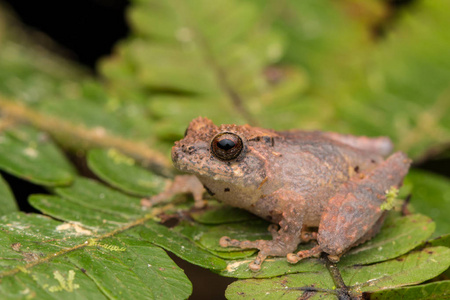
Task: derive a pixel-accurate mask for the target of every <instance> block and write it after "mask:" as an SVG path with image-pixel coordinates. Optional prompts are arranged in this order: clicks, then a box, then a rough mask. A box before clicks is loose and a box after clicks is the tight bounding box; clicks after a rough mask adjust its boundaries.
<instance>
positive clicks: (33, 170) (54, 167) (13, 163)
mask: <svg viewBox="0 0 450 300" xmlns="http://www.w3.org/2000/svg"><path fill="white" fill-rule="evenodd" d="M0 145H1V147H0V168H1V169H2V170H4V171H5V172H8V173H11V174H13V175H15V176H17V177H20V178H23V179H25V180H28V181H31V182H33V183H36V184H43V185H48V186H57V185H66V184H69V183H70V182H71V181H72V180H73V176H74V174H75V171H74V169H73V167H72V166H71V165H70V164H69V162H68V161H67V160H66V158H65V157H64V155H63V154H62V153H61V151H60V150H59V149H58V148H57V147H56V146H55V144H54V143H53V142H52V140H51V139H50V138H49V137H48V135H46V134H45V133H43V132H39V131H36V130H35V129H33V128H29V127H27V128H25V127H22V128H21V129H20V130H10V131H8V132H2V133H1V134H0Z"/></svg>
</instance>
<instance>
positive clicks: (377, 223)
mask: <svg viewBox="0 0 450 300" xmlns="http://www.w3.org/2000/svg"><path fill="white" fill-rule="evenodd" d="M410 164H411V160H410V159H408V157H407V156H406V155H405V154H403V153H401V152H396V153H394V154H393V155H391V156H390V157H389V158H388V159H387V160H386V161H384V162H383V163H381V164H380V165H378V167H376V168H375V169H372V170H371V171H370V172H369V173H368V174H366V175H365V176H364V177H363V178H361V177H360V176H359V175H356V176H355V177H353V178H352V179H351V180H350V181H348V182H346V183H344V184H343V185H342V186H341V188H340V189H339V190H338V191H337V193H336V194H335V196H334V197H333V198H331V199H330V201H329V202H328V205H327V208H326V210H325V211H324V213H323V215H322V217H321V221H320V225H319V231H318V236H317V241H318V246H316V247H314V248H313V249H311V250H306V251H300V252H298V253H296V254H294V253H291V254H289V255H288V256H287V259H288V261H289V262H291V263H296V262H298V261H299V260H301V259H303V258H306V257H310V256H313V255H316V254H318V253H320V252H326V253H328V254H329V258H330V259H332V260H334V261H339V258H340V257H341V255H342V254H343V253H345V252H346V251H347V250H348V249H350V248H351V247H353V246H355V245H357V244H359V243H362V242H364V241H366V240H368V239H370V238H372V236H373V235H375V234H376V233H377V232H378V230H379V228H380V227H381V225H382V222H383V220H384V213H385V211H384V210H383V209H382V208H381V204H383V203H384V202H385V199H386V191H388V190H389V189H390V188H391V187H396V188H398V187H399V186H400V185H401V183H402V181H403V177H404V176H405V175H406V173H407V172H408V169H409V166H410Z"/></svg>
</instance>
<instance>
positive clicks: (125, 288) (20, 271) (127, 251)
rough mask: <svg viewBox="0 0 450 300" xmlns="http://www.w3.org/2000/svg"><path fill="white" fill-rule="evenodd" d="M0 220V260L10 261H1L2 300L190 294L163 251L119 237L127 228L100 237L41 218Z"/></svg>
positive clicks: (22, 216)
mask: <svg viewBox="0 0 450 300" xmlns="http://www.w3.org/2000/svg"><path fill="white" fill-rule="evenodd" d="M1 221H2V222H1V224H0V229H1V236H2V237H3V241H5V242H7V243H6V244H3V246H2V247H1V248H0V249H1V250H0V251H1V256H2V257H11V258H13V257H14V259H10V260H7V261H4V262H3V268H2V271H1V272H0V277H1V278H2V284H1V285H0V291H1V294H2V295H4V296H5V295H9V296H8V297H7V298H6V299H12V298H14V295H17V294H18V293H19V292H21V293H22V294H23V295H22V297H27V296H32V295H35V294H36V295H38V297H44V296H45V297H46V298H48V297H51V298H53V297H61V296H62V297H65V296H66V297H68V298H69V299H72V298H77V299H79V298H80V297H96V298H97V297H100V298H103V297H104V296H105V295H106V296H107V297H108V298H120V297H123V295H129V294H130V293H131V295H134V296H138V297H139V298H140V299H167V298H166V295H170V296H171V297H172V298H175V299H180V298H187V297H188V295H189V294H190V292H191V285H190V282H189V281H188V280H187V278H186V276H185V275H184V272H183V271H182V270H181V269H179V268H178V267H177V266H176V264H175V263H174V262H173V261H172V260H171V259H170V258H169V257H168V256H167V254H166V253H165V252H164V251H163V250H162V249H160V248H158V247H155V246H153V245H152V244H151V243H149V242H147V241H140V240H138V239H135V238H132V239H130V238H129V237H128V236H127V235H123V234H120V232H121V231H123V230H124V229H126V228H122V229H121V228H116V229H118V232H115V233H114V232H111V233H109V234H107V235H105V236H103V237H101V236H98V235H96V234H94V233H93V232H91V231H89V230H87V229H85V228H83V225H81V224H75V223H72V224H70V223H61V222H58V221H55V220H52V219H50V218H47V217H43V216H40V215H25V214H11V215H8V216H4V217H3V218H2V219H1ZM155 283H156V284H155ZM130 287H133V288H132V289H131V290H130ZM52 295H54V296H52ZM121 295H122V296H121Z"/></svg>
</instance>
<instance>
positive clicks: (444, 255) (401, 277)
mask: <svg viewBox="0 0 450 300" xmlns="http://www.w3.org/2000/svg"><path fill="white" fill-rule="evenodd" d="M449 265H450V249H448V248H445V247H432V248H425V249H423V250H421V251H417V252H413V253H411V254H408V255H405V256H402V257H400V258H397V259H394V260H390V261H386V262H382V263H378V264H374V265H370V266H352V267H344V268H340V270H341V273H342V277H343V279H344V282H345V284H346V285H348V286H349V288H350V291H351V292H352V293H354V294H355V295H361V293H362V292H364V291H377V290H380V289H385V288H396V287H400V286H404V285H411V284H416V283H420V282H423V281H425V280H427V279H430V278H433V277H435V276H437V275H439V274H440V273H442V272H443V271H444V270H445V269H446V268H448V266H449ZM308 286H310V287H314V288H322V289H328V290H330V291H329V292H328V293H325V294H332V292H333V288H334V283H333V280H332V278H331V277H330V274H329V273H328V271H327V270H326V269H325V268H324V269H323V271H322V272H320V271H319V272H305V273H298V274H291V275H286V276H281V277H277V278H272V279H247V280H241V281H237V282H234V283H232V284H231V285H229V286H228V288H227V291H226V296H227V298H228V299H297V298H298V297H299V296H301V294H302V292H301V291H299V290H298V288H300V287H308Z"/></svg>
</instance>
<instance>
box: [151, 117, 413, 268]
mask: <svg viewBox="0 0 450 300" xmlns="http://www.w3.org/2000/svg"><path fill="white" fill-rule="evenodd" d="M391 151H392V143H391V141H390V140H389V139H388V138H386V137H377V138H368V137H358V136H352V135H342V134H338V133H331V132H320V131H312V132H308V131H299V130H295V131H275V130H270V129H263V128H257V127H252V126H249V125H244V126H238V125H221V126H216V125H214V124H213V122H212V121H210V120H209V119H207V118H202V117H200V118H197V119H195V120H193V121H192V122H191V123H190V125H189V127H188V128H187V130H186V134H185V137H184V138H183V139H182V140H180V141H178V142H176V143H175V146H174V147H173V148H172V160H173V162H174V165H175V167H176V168H177V169H179V170H181V171H184V172H187V173H191V174H194V175H195V176H196V178H198V180H199V181H200V182H201V184H200V182H198V181H197V179H193V178H192V177H186V176H184V177H178V179H176V180H175V181H174V183H173V184H172V186H171V187H170V188H169V189H168V190H167V191H165V192H164V193H162V194H161V195H159V198H164V197H167V196H168V195H169V194H173V193H178V192H192V193H193V194H194V198H195V199H196V203H197V204H198V205H199V206H201V205H203V202H202V192H201V190H202V185H203V187H204V188H205V189H206V190H207V191H208V192H209V193H210V194H211V195H213V196H214V198H216V199H217V200H219V201H222V202H223V203H225V204H228V205H231V206H234V207H239V208H242V209H245V210H247V211H250V212H251V213H253V214H255V215H257V216H259V217H261V218H263V219H265V220H268V221H270V222H272V223H274V225H273V226H270V227H269V230H270V232H271V233H272V236H273V239H272V240H257V241H238V240H233V239H230V238H228V237H222V238H221V239H220V245H221V246H223V247H230V246H231V247H238V248H242V249H249V248H256V249H259V253H258V255H257V257H256V259H255V260H254V261H253V262H252V263H251V264H250V269H252V270H253V271H257V270H259V269H260V268H261V264H262V262H263V261H264V260H265V259H266V258H267V257H268V256H287V260H288V261H289V262H291V263H296V262H298V261H299V260H301V259H303V258H306V257H311V256H317V255H319V254H320V253H322V252H325V253H327V254H328V257H329V258H330V259H331V260H333V261H338V260H339V258H340V257H341V255H342V254H344V253H345V252H346V251H347V250H349V249H350V248H351V247H354V246H356V245H358V244H360V243H362V242H364V241H367V240H368V239H370V238H372V237H373V236H374V235H375V234H376V233H377V232H378V231H379V229H380V227H381V225H382V223H383V221H384V217H385V215H386V214H385V211H384V210H383V209H382V208H381V205H382V204H383V203H384V202H385V201H386V192H387V191H388V190H389V189H390V188H392V187H396V188H397V187H399V186H400V185H401V183H402V181H403V177H404V176H405V175H406V173H407V172H408V169H409V166H410V163H411V160H410V159H408V157H407V156H406V155H405V154H403V153H402V152H396V153H394V154H392V155H390V156H389V157H387V158H386V159H385V157H386V156H387V155H388V154H389V153H390V152H391ZM156 200H157V199H156ZM150 202H152V201H150ZM275 224H277V225H278V226H276V225H275ZM311 227H313V228H314V227H316V228H318V229H317V231H316V232H310V231H308V230H307V229H308V228H311ZM310 239H316V240H317V245H316V246H314V247H313V248H311V249H310V250H304V251H299V252H297V253H295V250H296V249H297V247H298V244H299V243H301V242H305V241H308V240H310Z"/></svg>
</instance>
